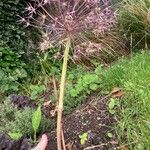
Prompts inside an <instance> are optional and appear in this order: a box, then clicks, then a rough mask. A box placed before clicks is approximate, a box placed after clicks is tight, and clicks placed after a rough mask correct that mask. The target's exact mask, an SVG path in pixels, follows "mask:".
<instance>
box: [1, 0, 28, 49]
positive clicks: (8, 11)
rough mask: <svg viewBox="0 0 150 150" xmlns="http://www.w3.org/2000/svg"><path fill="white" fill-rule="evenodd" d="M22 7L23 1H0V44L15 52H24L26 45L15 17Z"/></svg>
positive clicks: (22, 32) (23, 33)
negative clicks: (4, 44)
mask: <svg viewBox="0 0 150 150" xmlns="http://www.w3.org/2000/svg"><path fill="white" fill-rule="evenodd" d="M23 5H24V1H23V0H7V1H6V0H1V1H0V22H1V24H0V31H1V34H0V43H6V44H7V45H8V46H10V48H12V49H14V50H17V51H22V50H24V48H25V45H26V44H25V43H26V42H25V41H26V38H25V31H24V29H23V28H22V27H21V26H19V24H18V23H17V15H18V14H19V12H20V11H21V10H22V8H23Z"/></svg>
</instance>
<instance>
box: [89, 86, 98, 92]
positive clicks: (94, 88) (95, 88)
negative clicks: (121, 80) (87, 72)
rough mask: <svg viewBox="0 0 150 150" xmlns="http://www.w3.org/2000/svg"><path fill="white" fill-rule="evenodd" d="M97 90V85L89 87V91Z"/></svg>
mask: <svg viewBox="0 0 150 150" xmlns="http://www.w3.org/2000/svg"><path fill="white" fill-rule="evenodd" d="M97 88H98V85H97V84H91V85H90V89H91V90H94V91H95V90H97Z"/></svg>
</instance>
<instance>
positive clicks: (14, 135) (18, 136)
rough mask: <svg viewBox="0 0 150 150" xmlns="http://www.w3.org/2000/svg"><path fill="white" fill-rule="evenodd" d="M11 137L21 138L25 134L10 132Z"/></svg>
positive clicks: (14, 138)
mask: <svg viewBox="0 0 150 150" xmlns="http://www.w3.org/2000/svg"><path fill="white" fill-rule="evenodd" d="M8 135H9V136H10V138H11V139H13V140H19V139H20V138H21V137H22V136H23V135H22V134H21V133H17V132H16V133H8Z"/></svg>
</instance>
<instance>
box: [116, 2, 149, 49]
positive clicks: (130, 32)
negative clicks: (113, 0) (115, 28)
mask: <svg viewBox="0 0 150 150" xmlns="http://www.w3.org/2000/svg"><path fill="white" fill-rule="evenodd" d="M149 9H150V1H149V0H123V2H122V5H121V6H120V13H119V24H120V28H121V29H120V30H122V33H123V35H125V36H126V37H127V38H128V39H130V42H131V43H130V44H131V48H135V47H142V48H147V47H149V46H150V42H149V40H150V17H149Z"/></svg>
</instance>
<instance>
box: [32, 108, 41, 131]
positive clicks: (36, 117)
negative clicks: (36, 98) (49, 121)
mask: <svg viewBox="0 0 150 150" xmlns="http://www.w3.org/2000/svg"><path fill="white" fill-rule="evenodd" d="M41 118H42V113H41V107H40V106H39V107H38V108H37V110H36V111H35V112H34V113H33V116H32V127H33V129H34V132H37V130H38V128H39V126H40V123H41Z"/></svg>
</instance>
